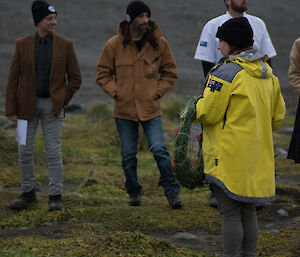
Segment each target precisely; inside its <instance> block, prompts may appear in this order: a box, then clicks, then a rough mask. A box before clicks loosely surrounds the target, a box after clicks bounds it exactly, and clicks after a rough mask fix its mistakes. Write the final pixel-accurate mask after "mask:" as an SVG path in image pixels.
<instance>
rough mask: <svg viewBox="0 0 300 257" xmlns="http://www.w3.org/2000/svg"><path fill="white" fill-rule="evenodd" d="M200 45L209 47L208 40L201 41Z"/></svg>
mask: <svg viewBox="0 0 300 257" xmlns="http://www.w3.org/2000/svg"><path fill="white" fill-rule="evenodd" d="M199 46H203V47H207V42H206V41H200V43H199Z"/></svg>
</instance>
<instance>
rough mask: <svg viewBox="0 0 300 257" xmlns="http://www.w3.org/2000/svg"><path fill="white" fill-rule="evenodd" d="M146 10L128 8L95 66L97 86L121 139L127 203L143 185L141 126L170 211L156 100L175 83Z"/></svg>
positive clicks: (168, 170) (174, 202) (174, 189)
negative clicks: (109, 99) (111, 109)
mask: <svg viewBox="0 0 300 257" xmlns="http://www.w3.org/2000/svg"><path fill="white" fill-rule="evenodd" d="M150 15H151V12H150V9H149V7H148V6H147V5H146V4H145V3H143V2H142V1H132V2H130V3H129V5H128V6H127V12H126V20H125V21H123V22H121V23H120V25H119V32H118V34H117V35H115V36H114V37H112V38H110V39H109V40H108V41H107V43H106V45H105V47H104V49H103V51H102V54H101V56H100V59H99V62H98V65H97V78H96V81H97V83H98V84H99V85H100V86H101V87H102V88H103V90H104V91H105V92H106V93H107V94H108V95H110V96H111V97H112V98H113V99H114V100H115V106H114V113H113V115H114V117H115V119H116V125H117V129H118V131H119V134H120V138H121V154H122V167H123V170H124V173H125V176H126V184H125V188H126V191H127V193H128V194H129V205H131V206H136V205H140V203H141V192H142V186H141V185H140V184H139V183H138V180H137V159H136V154H137V140H138V126H139V124H141V125H142V127H143V129H144V132H145V134H146V137H147V140H148V144H149V149H150V150H151V151H152V153H153V155H154V158H155V160H156V162H157V165H158V168H159V171H160V174H161V177H160V180H159V185H160V186H163V187H164V191H165V196H166V197H167V199H168V201H169V205H170V207H171V208H173V209H177V208H181V206H182V202H181V200H180V198H179V196H178V194H179V185H178V184H177V183H176V181H175V178H174V175H173V167H172V165H171V161H170V156H169V153H168V151H167V149H166V146H165V144H164V142H163V130H162V122H161V114H162V110H161V107H160V103H159V100H160V98H161V97H163V95H164V94H165V93H166V92H167V91H168V90H170V89H171V88H172V87H173V86H174V83H175V81H176V79H177V72H176V64H175V61H174V57H173V54H172V52H171V49H170V47H169V45H168V43H167V41H166V39H165V38H164V37H163V36H162V33H161V31H160V29H159V27H158V25H157V24H156V23H155V22H153V21H151V20H149V18H150Z"/></svg>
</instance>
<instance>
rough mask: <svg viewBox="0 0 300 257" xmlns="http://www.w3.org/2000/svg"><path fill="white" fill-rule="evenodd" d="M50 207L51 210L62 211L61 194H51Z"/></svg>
mask: <svg viewBox="0 0 300 257" xmlns="http://www.w3.org/2000/svg"><path fill="white" fill-rule="evenodd" d="M48 208H49V211H61V210H62V204H61V195H49V203H48Z"/></svg>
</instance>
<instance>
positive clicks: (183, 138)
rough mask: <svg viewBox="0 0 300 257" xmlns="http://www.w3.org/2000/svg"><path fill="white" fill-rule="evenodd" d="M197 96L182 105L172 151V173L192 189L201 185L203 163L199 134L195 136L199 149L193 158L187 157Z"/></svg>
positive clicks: (182, 183) (181, 182)
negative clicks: (173, 150)
mask: <svg viewBox="0 0 300 257" xmlns="http://www.w3.org/2000/svg"><path fill="white" fill-rule="evenodd" d="M197 101H198V98H197V97H191V98H189V99H188V101H187V103H186V104H185V106H184V107H183V109H182V111H181V113H180V127H179V130H178V133H177V136H176V141H175V152H174V161H173V167H174V173H175V176H176V178H177V180H178V181H179V182H180V184H181V185H182V186H183V187H186V188H189V189H194V188H195V187H201V186H203V181H204V172H203V169H204V164H203V156H202V140H201V138H200V135H199V136H197V141H198V142H199V149H198V152H197V155H196V158H195V159H194V160H193V159H192V158H191V157H188V154H187V153H188V150H189V149H190V147H191V146H190V132H191V131H190V129H191V125H192V123H193V122H194V121H195V120H196V103H197Z"/></svg>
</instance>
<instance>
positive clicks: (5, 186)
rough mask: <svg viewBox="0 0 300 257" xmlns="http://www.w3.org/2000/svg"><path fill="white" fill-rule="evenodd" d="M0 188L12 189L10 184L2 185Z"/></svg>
mask: <svg viewBox="0 0 300 257" xmlns="http://www.w3.org/2000/svg"><path fill="white" fill-rule="evenodd" d="M0 188H10V186H9V184H4V185H1V186H0Z"/></svg>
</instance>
